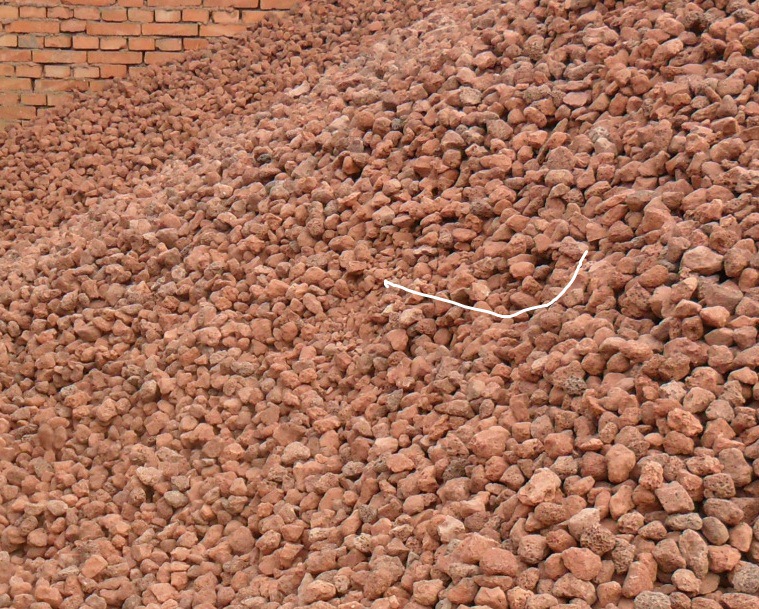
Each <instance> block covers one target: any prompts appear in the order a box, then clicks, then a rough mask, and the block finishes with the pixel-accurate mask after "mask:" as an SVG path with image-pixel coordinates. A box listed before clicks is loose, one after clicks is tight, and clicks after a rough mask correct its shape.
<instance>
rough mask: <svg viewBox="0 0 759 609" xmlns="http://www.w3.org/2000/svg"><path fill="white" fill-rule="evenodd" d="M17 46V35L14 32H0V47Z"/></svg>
mask: <svg viewBox="0 0 759 609" xmlns="http://www.w3.org/2000/svg"><path fill="white" fill-rule="evenodd" d="M15 46H18V36H17V35H16V34H0V47H15Z"/></svg>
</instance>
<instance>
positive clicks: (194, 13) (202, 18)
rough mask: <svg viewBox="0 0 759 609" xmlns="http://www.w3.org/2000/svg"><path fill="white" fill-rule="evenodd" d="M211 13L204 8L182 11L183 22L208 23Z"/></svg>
mask: <svg viewBox="0 0 759 609" xmlns="http://www.w3.org/2000/svg"><path fill="white" fill-rule="evenodd" d="M210 14H211V11H209V10H207V9H204V8H186V9H185V10H183V11H182V21H198V22H200V23H208V18H209V15H210Z"/></svg>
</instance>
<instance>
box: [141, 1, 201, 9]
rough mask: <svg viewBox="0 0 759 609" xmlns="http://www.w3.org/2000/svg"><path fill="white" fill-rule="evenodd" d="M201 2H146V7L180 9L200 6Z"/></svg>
mask: <svg viewBox="0 0 759 609" xmlns="http://www.w3.org/2000/svg"><path fill="white" fill-rule="evenodd" d="M201 4H202V0H148V6H158V7H161V8H165V7H167V6H180V7H182V8H185V7H190V6H200V5H201Z"/></svg>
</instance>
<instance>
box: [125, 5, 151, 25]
mask: <svg viewBox="0 0 759 609" xmlns="http://www.w3.org/2000/svg"><path fill="white" fill-rule="evenodd" d="M128 14H129V21H140V22H144V23H150V22H151V21H153V16H154V14H155V13H154V12H153V11H146V10H144V9H141V8H130V9H129V13H128Z"/></svg>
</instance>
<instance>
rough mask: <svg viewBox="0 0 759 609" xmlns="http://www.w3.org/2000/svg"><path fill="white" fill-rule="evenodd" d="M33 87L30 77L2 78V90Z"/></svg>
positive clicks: (26, 89)
mask: <svg viewBox="0 0 759 609" xmlns="http://www.w3.org/2000/svg"><path fill="white" fill-rule="evenodd" d="M31 88H32V80H31V79H30V78H0V91H28V90H30V89H31Z"/></svg>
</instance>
